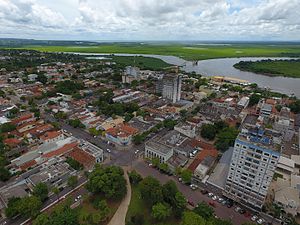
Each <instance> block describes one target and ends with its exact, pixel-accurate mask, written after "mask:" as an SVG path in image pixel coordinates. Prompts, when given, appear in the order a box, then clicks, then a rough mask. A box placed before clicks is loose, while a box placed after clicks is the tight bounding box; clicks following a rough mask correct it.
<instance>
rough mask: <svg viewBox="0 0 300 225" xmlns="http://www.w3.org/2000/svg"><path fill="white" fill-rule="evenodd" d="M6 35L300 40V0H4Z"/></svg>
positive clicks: (0, 3) (0, 5)
mask: <svg viewBox="0 0 300 225" xmlns="http://www.w3.org/2000/svg"><path fill="white" fill-rule="evenodd" d="M0 15H1V16H0V27H1V31H0V36H1V37H3V38H9V37H18V38H32V39H39V40H82V41H84V40H85V41H91V40H97V41H99V40H100V41H101V40H102V41H104V40H105V41H116V40H117V41H146V40H152V41H177V40H191V41H193V40H212V41H214V40H226V41H237V40H239V41H253V40H256V41H292V42H294V41H300V40H299V39H300V26H299V24H300V4H299V0H214V1H210V0H200V1H199V0H110V1H107V0H51V1H49V0H0Z"/></svg>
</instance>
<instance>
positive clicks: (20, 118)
mask: <svg viewBox="0 0 300 225" xmlns="http://www.w3.org/2000/svg"><path fill="white" fill-rule="evenodd" d="M33 117H34V114H33V113H28V114H25V115H23V116H20V117H19V118H16V119H14V120H13V121H11V123H13V124H15V125H17V124H19V123H21V122H22V121H25V120H28V119H31V118H33Z"/></svg>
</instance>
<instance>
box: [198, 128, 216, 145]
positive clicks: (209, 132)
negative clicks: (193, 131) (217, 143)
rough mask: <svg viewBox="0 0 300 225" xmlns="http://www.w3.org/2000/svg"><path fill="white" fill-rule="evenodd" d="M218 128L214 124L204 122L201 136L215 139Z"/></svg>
mask: <svg viewBox="0 0 300 225" xmlns="http://www.w3.org/2000/svg"><path fill="white" fill-rule="evenodd" d="M216 133H217V131H216V128H215V126H214V125H212V124H204V125H203V126H202V127H201V137H203V138H205V139H208V140H210V141H211V140H213V139H214V138H215V137H216Z"/></svg>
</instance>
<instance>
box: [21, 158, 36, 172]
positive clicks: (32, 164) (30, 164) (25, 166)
mask: <svg viewBox="0 0 300 225" xmlns="http://www.w3.org/2000/svg"><path fill="white" fill-rule="evenodd" d="M36 164H37V163H36V161H35V160H31V161H28V162H26V163H24V164H22V165H21V166H20V169H21V170H27V169H28V168H30V167H33V166H35V165H36Z"/></svg>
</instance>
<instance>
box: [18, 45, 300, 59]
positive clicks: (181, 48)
mask: <svg viewBox="0 0 300 225" xmlns="http://www.w3.org/2000/svg"><path fill="white" fill-rule="evenodd" d="M22 48H23V49H32V50H38V51H46V52H82V53H132V54H157V55H174V56H179V57H181V58H184V59H187V60H203V59H213V58H225V57H258V56H265V57H271V56H273V57H276V56H291V55H293V56H300V45H296V44H295V45H280V44H278V45H268V44H232V45H205V44H203V45H183V44H140V43H117V44H99V45H98V46H37V45H31V46H24V47H22Z"/></svg>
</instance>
